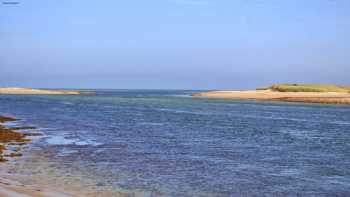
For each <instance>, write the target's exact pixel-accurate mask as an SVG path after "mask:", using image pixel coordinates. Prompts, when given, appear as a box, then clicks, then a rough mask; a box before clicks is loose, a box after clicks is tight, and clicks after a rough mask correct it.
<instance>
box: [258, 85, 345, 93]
mask: <svg viewBox="0 0 350 197" xmlns="http://www.w3.org/2000/svg"><path fill="white" fill-rule="evenodd" d="M257 90H272V91H276V92H340V93H350V86H338V85H327V84H288V83H285V84H274V85H272V86H270V87H268V88H260V89H257Z"/></svg>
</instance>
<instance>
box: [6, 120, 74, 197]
mask: <svg viewBox="0 0 350 197" xmlns="http://www.w3.org/2000/svg"><path fill="white" fill-rule="evenodd" d="M15 121H17V119H15V118H13V117H8V116H0V166H1V167H2V170H1V172H0V196H2V197H12V196H23V197H44V196H60V197H68V196H76V195H73V194H67V193H64V192H58V191H56V190H54V189H51V188H46V187H41V186H40V187H39V186H31V185H26V184H23V183H21V181H25V179H24V178H20V177H18V175H14V174H12V173H11V172H3V170H4V169H3V168H6V165H11V164H14V163H15V162H17V161H14V160H15V159H16V158H19V157H21V156H22V153H21V152H22V149H23V148H22V146H24V145H27V144H28V143H30V142H31V141H32V139H30V138H28V137H29V136H39V133H32V132H30V133H27V132H26V133H24V132H18V131H21V130H30V129H35V128H34V127H26V126H24V127H6V126H4V125H3V124H4V123H6V122H15Z"/></svg>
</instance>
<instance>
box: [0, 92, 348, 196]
mask: <svg viewBox="0 0 350 197" xmlns="http://www.w3.org/2000/svg"><path fill="white" fill-rule="evenodd" d="M190 93H192V92H191V91H151V90H149V91H140V90H138V91H137V90H119V91H117V90H115V91H112V90H109V91H107V90H105V91H98V92H97V95H96V96H79V95H48V96H44V95H36V96H15V95H12V96H10V95H1V96H0V113H1V114H9V115H13V116H16V117H18V118H20V119H22V121H21V122H20V124H24V125H28V124H30V125H35V126H37V127H38V128H41V131H42V132H43V133H45V134H46V135H47V137H45V138H42V139H40V140H38V141H35V142H34V144H33V145H32V147H33V149H36V150H47V151H48V152H49V153H48V154H46V155H45V157H46V158H45V159H47V160H48V161H49V162H51V163H52V165H50V166H49V168H53V170H54V169H61V168H64V169H65V172H66V173H59V174H60V175H59V176H61V178H63V179H64V178H65V177H68V176H67V175H69V174H70V173H71V172H72V171H73V169H74V171H76V170H78V171H81V172H82V173H84V174H89V176H92V177H102V178H101V179H97V178H96V180H91V181H95V184H96V186H100V187H108V188H115V189H117V190H122V191H127V192H128V191H141V192H139V193H138V194H140V195H141V196H271V195H274V196H285V195H289V196H346V195H350V167H349V166H350V106H341V105H338V106H337V105H317V104H293V103H280V102H256V101H242V100H236V101H230V100H220V99H199V98H191V97H188V96H187V95H189V94H190ZM40 157H42V155H41V156H40ZM38 158H39V156H38ZM30 162H32V163H33V162H35V159H33V158H31V160H30ZM36 165H40V162H37V164H36ZM28 171H30V169H28Z"/></svg>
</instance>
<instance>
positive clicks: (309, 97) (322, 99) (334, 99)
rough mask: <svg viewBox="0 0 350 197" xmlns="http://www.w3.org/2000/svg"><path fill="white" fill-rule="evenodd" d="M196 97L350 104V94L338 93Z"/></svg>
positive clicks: (264, 92)
mask: <svg viewBox="0 0 350 197" xmlns="http://www.w3.org/2000/svg"><path fill="white" fill-rule="evenodd" d="M192 96H194V97H204V98H221V99H255V100H265V101H285V102H303V103H323V104H350V93H338V92H275V91H271V90H247V91H211V92H201V93H196V94H193V95H192Z"/></svg>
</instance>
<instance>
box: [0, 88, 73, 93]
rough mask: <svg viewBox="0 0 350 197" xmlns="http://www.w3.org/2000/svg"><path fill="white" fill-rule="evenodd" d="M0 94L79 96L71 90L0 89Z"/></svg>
mask: <svg viewBox="0 0 350 197" xmlns="http://www.w3.org/2000/svg"><path fill="white" fill-rule="evenodd" d="M0 94H80V92H79V91H71V90H42V89H31V88H0Z"/></svg>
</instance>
